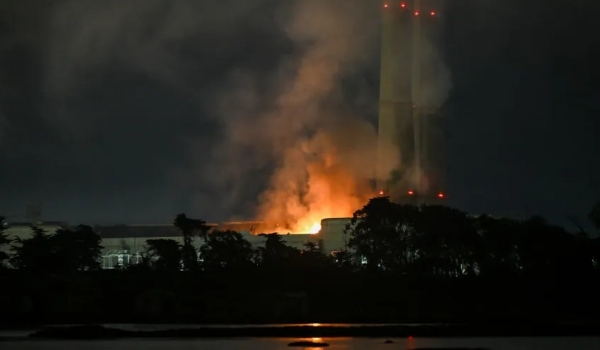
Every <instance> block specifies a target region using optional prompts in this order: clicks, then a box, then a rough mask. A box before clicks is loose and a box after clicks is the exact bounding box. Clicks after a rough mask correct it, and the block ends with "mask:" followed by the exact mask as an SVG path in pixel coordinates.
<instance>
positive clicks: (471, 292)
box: [0, 198, 600, 336]
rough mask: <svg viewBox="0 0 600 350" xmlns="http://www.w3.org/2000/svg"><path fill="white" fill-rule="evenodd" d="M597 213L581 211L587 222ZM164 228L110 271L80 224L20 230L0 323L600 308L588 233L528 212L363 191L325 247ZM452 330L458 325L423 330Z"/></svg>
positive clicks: (447, 319)
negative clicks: (489, 212) (330, 248)
mask: <svg viewBox="0 0 600 350" xmlns="http://www.w3.org/2000/svg"><path fill="white" fill-rule="evenodd" d="M599 212H600V207H599V206H596V208H595V209H594V210H593V211H592V213H591V214H590V219H591V220H592V221H593V222H594V224H595V225H596V226H597V227H598V226H600V220H599V217H600V215H599ZM175 225H176V226H177V227H178V228H179V229H180V230H181V232H182V235H183V237H184V239H183V245H180V244H179V243H177V242H175V241H170V240H149V241H148V242H147V247H148V251H147V253H146V254H145V256H144V259H142V262H141V263H139V264H136V265H130V266H123V267H122V268H119V269H115V270H101V268H100V267H101V264H100V257H101V246H100V244H101V240H100V237H98V235H97V234H96V233H95V232H94V231H93V229H92V228H90V227H88V226H79V227H77V228H74V229H71V230H68V229H61V230H58V231H57V232H55V233H52V234H49V233H46V232H43V231H42V230H40V229H38V228H36V227H32V230H33V236H32V237H31V238H29V239H24V240H22V241H19V242H17V245H16V248H14V249H13V250H12V251H11V252H10V254H5V255H3V256H0V258H1V259H2V260H3V265H4V268H3V269H2V271H1V272H0V274H1V275H0V278H1V280H0V281H1V282H0V285H1V286H2V288H0V308H1V310H2V316H3V317H2V318H1V322H3V323H4V324H5V326H14V325H16V324H18V323H19V322H22V323H23V324H29V325H33V324H49V323H151V322H157V323H186V322H190V323H199V324H200V323H213V324H214V323H282V322H286V323H287V322H321V323H326V322H328V323H329V322H334V323H386V322H389V323H401V322H442V323H465V324H467V325H469V326H468V327H470V328H464V329H463V331H464V332H466V333H469V332H471V333H473V334H477V332H483V333H485V332H489V331H490V330H491V329H500V330H502V329H509V328H506V327H508V326H506V325H507V324H512V325H514V324H529V325H533V324H537V325H538V328H524V329H529V332H530V333H535V331H534V330H535V329H545V330H546V332H547V331H548V330H555V329H554V328H552V327H558V326H557V324H558V323H557V322H563V323H562V326H560V327H561V329H567V328H565V327H567V326H564V322H569V324H573V325H575V326H570V327H574V328H575V329H580V330H584V329H588V328H585V327H584V326H581V324H582V323H587V324H589V323H590V322H593V321H595V320H597V318H598V314H599V312H600V298H599V296H600V266H599V264H598V262H599V261H600V240H599V239H598V238H590V237H589V236H588V234H587V233H585V232H583V231H581V232H577V233H575V234H572V233H569V232H566V231H565V230H564V229H563V228H560V227H556V226H553V225H550V224H548V223H546V222H545V221H544V220H543V219H541V218H536V217H534V218H531V219H529V220H526V221H514V220H508V219H496V218H492V217H489V216H479V217H472V216H469V215H467V214H465V213H463V212H461V211H458V210H455V209H452V208H448V207H443V206H423V207H420V208H417V207H414V206H406V205H398V204H394V203H391V202H390V201H389V200H388V199H387V198H375V199H373V200H371V201H370V202H369V203H368V204H367V205H366V206H365V207H364V208H362V209H361V210H359V211H357V212H356V213H355V216H354V220H353V223H352V224H351V225H349V227H348V229H347V235H348V237H349V244H348V250H345V251H340V252H335V253H333V254H328V255H325V254H323V253H321V252H320V251H319V247H318V246H316V245H314V244H307V245H306V247H305V248H304V249H303V250H298V249H294V248H292V247H289V246H287V245H286V244H285V242H284V240H283V239H282V237H281V236H277V235H274V234H271V235H265V245H264V247H261V248H259V249H257V250H255V249H253V248H252V247H251V245H250V244H249V243H248V242H247V241H245V240H244V239H243V237H242V236H241V235H240V234H238V233H236V232H231V231H227V232H211V233H208V228H207V227H206V226H205V225H204V222H202V221H200V220H194V219H189V218H187V217H186V216H185V215H183V214H181V215H179V216H177V218H176V220H175ZM5 238H6V236H5V235H4V234H3V235H0V244H3V245H6V244H8V243H9V242H8V240H7V239H5ZM194 240H200V242H201V245H200V248H199V249H196V248H195V245H194V244H193V242H194ZM501 324H503V325H504V326H502V327H504V328H502V327H500V326H499V325H501ZM482 325H487V326H486V327H487V328H485V327H484V326H482ZM489 325H495V326H494V327H490V326H489ZM463 327H467V326H463ZM478 327H483V328H478ZM532 327H533V326H532ZM540 327H541V328H540ZM316 328H320V327H316ZM316 328H315V327H313V328H310V330H309V332H317V331H316V330H315V329H316ZM322 329H323V328H322ZM421 329H422V330H423V329H429V328H421ZM444 329H445V331H443V330H444ZM510 329H512V328H510ZM595 329H598V328H595ZM396 331H397V329H396ZM451 331H454V332H458V328H452V329H451V328H443V329H442V328H439V327H438V328H431V329H429V330H428V332H430V333H431V332H434V333H435V332H451ZM181 332H185V331H181ZM229 332H234V331H232V330H230V331H229ZM240 332H241V331H240ZM270 332H273V331H270ZM276 332H284V331H281V330H280V331H276ZM303 332H306V331H303ZM340 332H341V331H340ZM398 332H399V331H398ZM403 332H404V331H403ZM416 332H417V331H416V330H412V331H411V333H413V335H418V334H417V333H416ZM423 332H426V331H423ZM459 333H460V332H459ZM508 333H510V332H508ZM432 334H433V333H431V334H429V335H432ZM178 335H179V334H178ZM279 335H281V334H279ZM311 335H314V336H317V335H319V334H312V333H311ZM444 335H449V334H446V333H444Z"/></svg>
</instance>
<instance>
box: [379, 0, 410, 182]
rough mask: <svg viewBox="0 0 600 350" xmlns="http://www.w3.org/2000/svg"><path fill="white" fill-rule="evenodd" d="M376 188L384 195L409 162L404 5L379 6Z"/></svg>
mask: <svg viewBox="0 0 600 350" xmlns="http://www.w3.org/2000/svg"><path fill="white" fill-rule="evenodd" d="M382 11H383V13H382V31H381V68H380V88H379V137H378V142H379V143H378V155H377V157H378V159H377V186H379V190H381V191H386V192H387V191H388V189H389V185H390V181H392V180H393V177H394V176H395V174H394V172H395V171H398V170H400V169H402V168H403V165H404V164H409V163H411V162H412V157H413V155H414V140H413V137H412V135H413V126H412V113H411V109H412V102H411V99H412V97H411V93H412V89H411V79H412V78H411V77H412V73H411V72H412V55H411V49H412V48H411V42H412V34H411V33H412V21H411V17H412V16H411V11H410V9H409V7H408V5H407V4H405V3H400V2H397V1H385V0H384V2H383V4H382Z"/></svg>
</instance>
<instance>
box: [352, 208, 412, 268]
mask: <svg viewBox="0 0 600 350" xmlns="http://www.w3.org/2000/svg"><path fill="white" fill-rule="evenodd" d="M417 215H418V209H417V208H416V207H414V206H408V205H406V206H402V205H398V204H396V203H392V202H390V200H389V198H387V197H379V198H373V199H371V200H370V201H369V202H368V203H367V205H365V206H364V207H363V208H362V209H360V210H358V211H356V212H355V213H354V216H353V218H352V221H351V222H350V224H349V225H348V227H347V228H346V230H345V233H346V234H348V235H349V240H348V247H349V248H351V249H353V250H354V252H355V254H356V256H357V260H362V259H363V258H364V259H366V263H367V268H368V269H369V270H378V269H385V270H389V269H396V270H406V269H407V268H408V267H409V265H410V264H411V263H412V261H413V260H414V258H415V248H414V242H415V237H416V232H415V230H414V223H415V221H416V218H417Z"/></svg>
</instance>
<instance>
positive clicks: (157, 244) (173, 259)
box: [146, 239, 182, 271]
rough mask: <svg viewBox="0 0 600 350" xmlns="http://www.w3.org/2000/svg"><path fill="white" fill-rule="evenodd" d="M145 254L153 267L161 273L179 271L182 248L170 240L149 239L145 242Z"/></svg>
mask: <svg viewBox="0 0 600 350" xmlns="http://www.w3.org/2000/svg"><path fill="white" fill-rule="evenodd" d="M146 254H147V256H148V257H149V258H150V259H151V260H152V262H153V266H154V268H155V269H157V270H161V271H179V270H180V269H181V260H182V247H181V245H180V244H179V243H178V242H177V241H175V240H172V239H149V240H147V241H146Z"/></svg>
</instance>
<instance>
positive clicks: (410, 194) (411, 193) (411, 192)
mask: <svg viewBox="0 0 600 350" xmlns="http://www.w3.org/2000/svg"><path fill="white" fill-rule="evenodd" d="M407 193H408V195H409V196H412V195H414V194H415V191H413V190H408V192H407Z"/></svg>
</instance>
